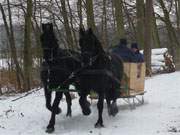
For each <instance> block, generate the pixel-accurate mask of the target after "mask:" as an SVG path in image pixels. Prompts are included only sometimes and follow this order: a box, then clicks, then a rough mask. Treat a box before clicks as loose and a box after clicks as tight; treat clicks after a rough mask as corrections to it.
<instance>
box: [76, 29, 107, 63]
mask: <svg viewBox="0 0 180 135" xmlns="http://www.w3.org/2000/svg"><path fill="white" fill-rule="evenodd" d="M79 45H80V49H81V56H82V60H83V63H84V64H89V63H91V60H92V59H93V58H95V57H97V55H99V54H100V53H102V52H104V50H103V48H102V46H101V43H100V41H99V40H98V38H97V37H96V36H95V34H94V33H93V31H92V29H91V28H89V29H88V30H84V29H82V28H81V29H80V31H79Z"/></svg>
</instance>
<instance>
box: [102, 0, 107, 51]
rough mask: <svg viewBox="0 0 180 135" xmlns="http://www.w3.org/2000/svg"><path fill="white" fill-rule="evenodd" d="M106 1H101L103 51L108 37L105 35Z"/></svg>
mask: <svg viewBox="0 0 180 135" xmlns="http://www.w3.org/2000/svg"><path fill="white" fill-rule="evenodd" d="M106 2H107V1H106V0H103V14H102V45H103V48H104V49H107V48H108V35H107V13H106Z"/></svg>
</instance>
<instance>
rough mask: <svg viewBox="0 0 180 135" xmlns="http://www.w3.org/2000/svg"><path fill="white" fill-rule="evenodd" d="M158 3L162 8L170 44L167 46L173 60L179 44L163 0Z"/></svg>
mask: <svg viewBox="0 0 180 135" xmlns="http://www.w3.org/2000/svg"><path fill="white" fill-rule="evenodd" d="M159 3H160V5H161V8H162V10H163V13H164V20H165V24H166V29H167V31H168V35H169V40H170V43H171V44H169V47H168V48H169V49H170V52H171V54H172V55H173V56H174V58H175V56H176V55H175V54H176V47H180V44H179V41H178V39H177V35H176V32H175V29H174V28H173V26H172V23H171V20H170V17H169V13H168V10H167V8H166V7H165V4H164V2H163V0H159ZM175 59H176V58H175Z"/></svg>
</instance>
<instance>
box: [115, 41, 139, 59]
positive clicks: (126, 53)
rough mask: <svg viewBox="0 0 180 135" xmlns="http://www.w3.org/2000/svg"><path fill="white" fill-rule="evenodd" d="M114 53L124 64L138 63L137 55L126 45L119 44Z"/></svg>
mask: <svg viewBox="0 0 180 135" xmlns="http://www.w3.org/2000/svg"><path fill="white" fill-rule="evenodd" d="M112 53H115V54H116V55H118V56H120V57H121V58H122V60H123V61H124V62H136V60H135V54H134V53H133V52H132V51H131V50H130V49H129V48H128V47H127V46H126V44H119V45H117V46H116V47H115V48H113V49H112Z"/></svg>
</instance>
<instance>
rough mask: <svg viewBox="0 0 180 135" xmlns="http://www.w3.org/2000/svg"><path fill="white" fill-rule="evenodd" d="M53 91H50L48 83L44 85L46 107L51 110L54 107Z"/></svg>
mask: <svg viewBox="0 0 180 135" xmlns="http://www.w3.org/2000/svg"><path fill="white" fill-rule="evenodd" d="M51 93H52V91H49V90H48V88H47V85H45V86H44V94H45V100H46V108H47V109H48V110H49V111H52V107H51Z"/></svg>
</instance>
